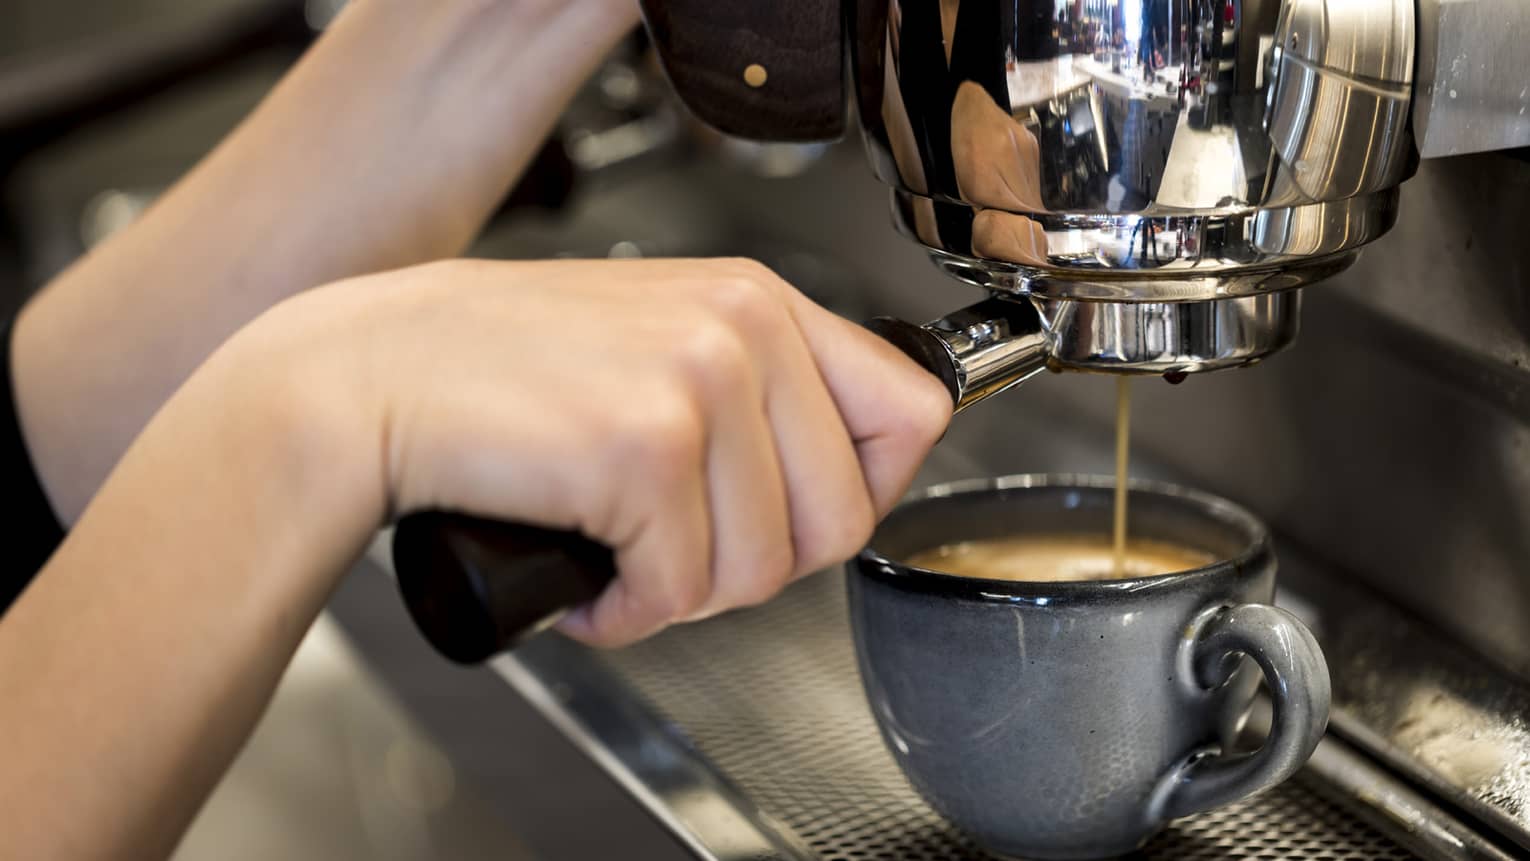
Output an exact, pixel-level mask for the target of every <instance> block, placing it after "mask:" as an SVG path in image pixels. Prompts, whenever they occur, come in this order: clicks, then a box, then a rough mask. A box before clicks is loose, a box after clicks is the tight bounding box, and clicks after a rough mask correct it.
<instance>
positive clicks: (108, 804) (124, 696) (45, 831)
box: [0, 357, 382, 859]
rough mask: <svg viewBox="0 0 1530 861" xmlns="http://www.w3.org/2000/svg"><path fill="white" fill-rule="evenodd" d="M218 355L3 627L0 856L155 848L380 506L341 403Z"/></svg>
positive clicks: (244, 724)
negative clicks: (229, 395)
mask: <svg viewBox="0 0 1530 861" xmlns="http://www.w3.org/2000/svg"><path fill="white" fill-rule="evenodd" d="M220 359H221V357H219V358H215V359H214V360H213V365H212V367H210V368H209V370H208V371H205V372H203V373H199V374H198V375H197V377H196V378H195V379H194V380H193V381H192V382H191V383H190V384H189V385H188V386H187V387H186V389H184V390H183V391H182V392H181V393H180V394H178V395H177V396H176V397H175V398H174V399H173V400H172V401H171V402H170V403H169V404H168V405H167V407H166V409H165V411H164V412H163V413H161V415H160V417H158V418H157V419H156V420H155V422H154V423H153V424H152V425H151V426H150V428H149V430H148V431H147V432H146V433H145V434H144V435H143V436H142V437H141V438H140V440H139V442H138V443H136V444H135V445H134V446H133V448H132V449H131V450H130V451H129V452H128V454H127V455H126V456H125V458H124V459H123V461H122V463H121V466H120V467H119V469H118V470H117V471H116V472H115V473H114V474H113V476H112V477H111V479H110V480H109V481H108V482H107V483H106V484H105V486H104V487H103V489H102V491H101V493H100V495H99V496H98V497H97V499H96V500H95V501H94V502H93V503H92V504H91V506H90V507H89V508H88V509H87V511H86V513H85V515H84V516H83V518H82V519H81V521H80V523H79V525H78V527H77V528H76V529H75V531H74V532H73V533H72V534H71V536H70V537H69V539H68V540H67V541H66V542H65V544H64V545H63V547H62V548H61V549H60V550H59V552H58V553H57V554H55V556H54V557H53V559H52V560H51V561H50V563H49V564H48V566H47V567H46V568H45V569H44V570H43V572H42V573H41V574H40V575H39V577H38V579H37V580H36V581H35V582H34V583H33V584H32V586H31V588H29V589H28V590H27V591H26V593H25V594H24V595H23V596H22V598H21V599H20V600H19V601H18V602H17V603H16V605H15V606H14V607H12V608H11V610H10V611H9V613H7V614H6V616H5V618H4V620H3V624H0V691H4V695H3V696H0V762H3V763H4V768H3V769H0V857H6V858H56V859H74V858H153V857H164V856H166V855H168V854H169V851H170V849H171V848H173V845H174V842H175V841H176V839H178V836H179V834H180V833H181V831H182V830H183V829H184V827H185V825H186V823H187V822H188V821H189V820H190V818H191V817H192V816H193V815H194V814H195V812H196V810H197V808H198V806H199V805H200V803H201V800H202V799H203V798H204V797H205V795H206V794H207V792H208V791H210V789H211V788H212V786H213V785H214V784H215V783H216V781H217V779H218V777H219V775H220V774H221V773H222V771H223V769H224V768H226V766H227V765H228V763H229V762H230V761H231V759H232V758H233V757H234V756H235V755H236V753H237V751H238V749H239V747H240V745H241V744H242V743H243V740H244V738H245V737H246V736H247V734H248V732H249V730H250V729H251V728H252V727H253V725H254V723H255V722H256V721H257V719H258V718H259V715H260V713H261V711H262V710H263V708H264V706H265V703H266V701H267V699H268V698H269V696H270V693H271V691H272V690H273V688H274V686H275V684H276V682H277V680H278V679H279V678H280V675H281V672H282V668H283V667H284V666H285V664H286V662H287V660H288V658H289V657H290V655H291V653H292V651H293V650H294V648H295V646H296V644H297V643H298V642H299V640H300V638H301V637H302V635H303V632H304V631H305V630H306V629H307V627H308V624H309V623H310V622H311V621H312V619H313V617H314V616H315V615H316V613H317V612H318V611H319V609H320V607H321V606H322V604H323V601H324V598H325V596H326V595H327V593H328V592H329V590H330V588H331V587H332V586H333V583H334V581H335V578H336V577H337V576H338V574H339V573H340V572H343V571H344V570H345V569H346V567H347V563H348V562H349V561H350V559H351V558H353V557H354V556H355V555H356V554H357V553H358V552H359V550H360V547H361V545H362V543H363V542H364V541H365V539H366V537H367V536H369V535H370V534H371V532H372V530H373V529H374V528H375V526H376V523H377V522H378V520H380V518H381V516H382V513H381V511H382V494H381V492H380V491H377V490H376V489H375V485H371V484H370V480H371V479H370V476H375V473H376V471H375V470H372V469H369V468H368V465H367V464H366V463H364V462H363V461H361V460H358V459H357V458H356V457H354V456H353V455H354V453H355V452H356V451H357V450H358V449H357V448H356V446H355V445H354V436H352V437H351V439H352V443H351V445H350V446H349V448H350V449H351V452H352V455H349V456H348V455H345V454H344V452H342V451H340V450H338V448H337V447H336V446H333V445H329V444H327V443H324V442H323V440H325V439H339V438H340V437H339V436H338V435H335V436H330V434H331V432H333V431H334V430H335V429H336V427H337V424H340V423H344V422H348V421H350V420H351V419H350V418H349V417H348V416H344V415H341V414H340V413H339V412H338V411H339V410H343V409H347V408H348V407H347V405H346V404H344V403H341V402H337V401H333V400H331V401H320V400H318V399H316V398H313V397H310V396H308V395H307V394H305V392H309V391H314V390H316V388H317V387H316V386H314V383H315V382H316V381H313V380H301V377H297V378H296V379H298V380H301V382H290V381H291V380H293V379H295V378H294V376H293V375H291V374H286V373H279V372H278V371H277V370H276V369H272V368H269V367H268V368H263V369H260V368H257V369H255V370H256V371H257V372H258V373H264V374H265V375H266V376H268V377H273V378H274V380H283V381H289V382H286V383H277V382H275V381H274V380H269V379H268V380H259V379H252V378H251V377H250V375H249V373H248V369H239V368H236V367H233V366H232V365H228V364H224V365H222V366H220V364H219V362H220ZM283 385H285V386H289V387H290V390H287V391H284V390H283V388H282V386H283ZM228 391H239V392H240V393H241V399H240V402H239V403H238V404H232V405H231V404H230V403H229V401H228V400H218V398H223V397H224V395H223V393H224V392H228ZM230 400H231V399H230ZM209 403H211V404H214V405H215V406H214V407H213V408H208V406H207V405H208V404H209ZM230 407H232V408H230ZM331 410H334V411H336V412H334V413H333V415H335V416H337V417H338V418H337V419H335V420H331V419H330V418H327V417H326V414H330V411H331Z"/></svg>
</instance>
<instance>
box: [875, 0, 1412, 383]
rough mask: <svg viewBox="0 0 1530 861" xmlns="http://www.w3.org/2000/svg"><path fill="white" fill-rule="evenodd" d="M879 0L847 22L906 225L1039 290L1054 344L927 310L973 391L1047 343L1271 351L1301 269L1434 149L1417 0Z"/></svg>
mask: <svg viewBox="0 0 1530 861" xmlns="http://www.w3.org/2000/svg"><path fill="white" fill-rule="evenodd" d="M882 7H883V4H881V3H876V2H869V0H868V2H861V3H858V4H857V8H856V14H855V15H853V16H852V18H853V19H854V22H855V23H854V26H855V27H856V28H858V30H859V31H858V32H855V33H853V34H852V38H851V40H850V42H851V46H852V48H851V59H852V67H853V69H854V74H855V77H856V86H855V92H856V96H857V99H858V107H859V116H860V118H861V124H862V128H863V131H864V135H865V139H866V144H867V149H868V152H869V154H870V157H871V162H872V165H873V169H874V170H875V172H876V174H877V176H878V177H879V178H880V179H882V180H883V181H884V182H885V183H887V184H888V185H889V186H891V187H892V190H893V191H892V199H893V219H894V222H895V224H896V225H897V227H898V228H899V230H900V231H901V232H903V233H904V234H905V235H907V236H909V237H910V238H912V239H914V240H915V241H917V242H919V243H921V244H922V245H924V246H925V247H926V248H928V249H929V250H930V251H931V254H932V256H933V257H934V259H935V262H936V263H937V265H939V266H940V267H941V268H942V269H944V270H945V271H946V272H947V273H949V274H951V275H953V276H955V277H956V278H958V279H960V280H962V281H966V282H968V283H971V284H975V285H978V286H981V287H985V288H988V289H990V290H993V291H997V292H998V293H999V294H1000V295H1005V294H1008V295H1010V296H1012V297H1013V299H1015V300H1018V302H1017V303H1016V304H1022V303H1023V304H1032V305H1033V306H1034V308H1035V310H1036V311H1037V313H1038V314H1039V317H1040V322H1041V326H1042V332H1041V334H1042V335H1043V336H1044V337H1045V348H1044V350H1042V351H1039V352H1040V355H1038V351H1037V350H1035V349H1034V348H1033V344H1034V342H1035V340H1036V333H1035V332H1033V331H1030V330H1021V329H1015V331H1017V332H1018V333H1019V335H1018V337H1020V338H1022V339H1023V340H1022V342H1021V343H1020V344H1019V345H1018V346H1017V347H1016V348H1014V349H1008V350H1006V345H1005V344H1004V343H1003V342H1002V339H994V338H992V337H989V338H987V339H986V340H984V338H983V337H978V338H977V340H976V341H973V339H972V338H970V337H968V335H969V334H974V333H975V334H977V335H979V336H981V335H983V333H985V332H989V331H1001V332H1002V331H1008V330H1007V329H1004V327H1002V326H1001V327H998V328H996V329H991V330H987V329H982V327H978V328H972V327H971V326H970V325H966V326H962V327H957V328H955V329H953V328H952V326H951V319H952V318H949V317H948V318H946V319H944V320H941V321H936V322H935V323H933V324H931V325H930V326H929V327H927V329H928V330H929V332H930V333H932V334H933V335H935V336H936V337H938V338H939V339H940V340H941V341H942V342H943V344H941V345H937V346H940V349H938V350H937V349H933V348H929V346H928V344H929V342H928V339H926V342H927V343H926V344H925V345H924V348H922V353H923V355H924V357H925V358H930V357H934V358H935V359H937V360H941V358H942V356H944V357H945V358H946V359H949V360H950V361H951V362H954V364H955V366H956V367H955V370H954V371H950V370H947V371H945V372H943V373H942V376H943V378H944V379H946V380H947V382H948V384H951V385H952V388H953V395H954V396H955V397H956V398H957V403H958V406H965V405H966V403H968V402H970V401H971V400H975V399H978V398H981V397H984V396H986V395H988V394H991V393H993V392H995V391H1000V390H1002V389H1004V388H1007V387H1008V386H1009V385H1013V384H1014V383H1015V382H1017V381H1018V380H1020V379H1023V378H1024V377H1025V376H1026V375H1028V373H1029V372H1030V371H1031V370H1033V369H1034V367H1035V366H1036V365H1037V364H1038V363H1039V362H1040V361H1044V362H1045V364H1046V365H1048V366H1050V367H1053V368H1057V369H1067V370H1093V371H1107V372H1114V373H1175V374H1177V373H1193V372H1199V371H1208V370H1215V369H1218V368H1225V367H1234V366H1238V365H1244V364H1249V363H1252V362H1255V361H1258V360H1259V359H1261V358H1262V357H1264V356H1266V355H1268V354H1270V353H1272V352H1275V351H1277V350H1280V349H1282V348H1283V347H1285V346H1286V345H1288V344H1289V343H1291V341H1292V340H1293V339H1294V338H1295V336H1296V332H1297V321H1298V313H1299V297H1298V295H1297V293H1296V292H1294V288H1299V287H1302V286H1305V285H1307V284H1310V283H1313V282H1314V281H1317V280H1320V279H1322V278H1326V277H1328V276H1330V275H1333V274H1335V273H1337V272H1339V271H1341V270H1343V269H1344V268H1345V267H1347V266H1348V265H1349V264H1350V263H1351V262H1352V261H1353V259H1354V255H1355V253H1356V252H1357V250H1358V249H1359V248H1360V247H1361V246H1363V245H1365V244H1367V243H1369V242H1371V241H1373V240H1375V239H1377V238H1378V237H1380V236H1381V235H1382V234H1384V233H1385V232H1386V231H1387V230H1388V229H1390V228H1391V226H1392V224H1393V222H1394V221H1395V217H1396V208H1397V203H1398V191H1397V189H1398V186H1399V185H1400V184H1401V183H1402V182H1403V180H1405V179H1406V178H1407V177H1408V176H1409V175H1410V173H1411V171H1412V167H1413V162H1414V149H1413V141H1412V138H1411V136H1410V132H1409V129H1408V113H1409V106H1410V103H1411V97H1412V89H1413V87H1412V74H1413V72H1412V70H1413V59H1414V50H1415V42H1416V33H1415V20H1414V18H1415V13H1414V4H1413V2H1412V0H1014V2H1006V3H992V2H977V0H969V2H961V0H888V2H887V3H886V4H885V15H882V14H878V13H877V12H876V11H875V10H877V9H881V8H882ZM1285 291H1291V292H1285ZM1014 294H1021V295H1019V296H1016V295H1014ZM1027 298H1028V300H1029V302H1027ZM978 307H979V306H974V308H978ZM972 310H973V309H967V311H963V312H958V315H953V316H959V315H966V314H968V313H969V312H971V311H972ZM1006 316H1007V318H1008V319H1010V321H1011V322H1013V318H1014V314H1008V315H1006ZM1011 328H1014V327H1013V326H1011ZM964 333H966V334H964ZM905 334H906V333H905ZM964 338H966V340H963V339H964ZM904 340H905V341H906V342H909V343H913V342H915V341H916V340H917V339H916V338H913V337H905V338H904ZM969 342H970V343H969ZM979 348H980V349H979ZM1010 356H1012V357H1013V362H1012V364H1014V365H1015V367H1013V368H1004V367H995V362H994V359H995V357H1010ZM969 357H975V358H976V359H978V360H980V361H981V362H982V363H984V366H983V367H980V368H967V367H964V362H966V361H967V360H968V358H969ZM1004 361H1006V362H1007V361H1010V359H1009V358H1005V359H1004ZM937 364H938V362H937ZM1006 371H1008V372H1006ZM969 377H972V378H975V379H981V380H982V381H983V383H984V384H983V385H973V386H969V385H966V384H965V381H967V380H968V379H969ZM953 381H955V384H953Z"/></svg>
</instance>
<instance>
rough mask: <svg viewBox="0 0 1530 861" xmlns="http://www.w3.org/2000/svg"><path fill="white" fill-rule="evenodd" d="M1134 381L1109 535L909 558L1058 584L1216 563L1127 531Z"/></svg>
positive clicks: (1124, 402) (987, 545) (968, 545)
mask: <svg viewBox="0 0 1530 861" xmlns="http://www.w3.org/2000/svg"><path fill="white" fill-rule="evenodd" d="M1131 405H1132V390H1131V378H1129V377H1124V376H1123V377H1118V378H1117V379H1116V491H1115V509H1114V511H1113V512H1112V515H1113V516H1112V518H1111V520H1112V529H1111V534H1110V535H1109V536H1105V535H1095V534H1090V533H1083V534H1076V535H1075V534H1053V535H1019V536H1014V537H1010V538H994V539H989V540H986V541H963V542H960V543H957V544H947V545H944V546H942V547H936V548H934V549H932V550H925V551H922V552H920V553H917V554H915V555H914V556H912V557H910V558H909V559H907V560H905V561H906V562H907V563H908V564H910V565H913V566H915V567H918V568H925V569H929V570H931V571H944V572H946V573H948V574H956V575H959V576H962V577H980V578H985V579H990V580H1028V581H1036V582H1057V581H1067V580H1119V579H1122V578H1127V577H1155V576H1158V575H1160V574H1173V573H1176V572H1179V571H1190V570H1192V569H1195V568H1200V567H1202V566H1205V565H1210V564H1211V563H1212V562H1215V561H1216V559H1215V558H1214V557H1213V556H1212V555H1211V554H1209V553H1205V552H1202V551H1200V550H1196V549H1193V548H1190V547H1185V546H1184V545H1182V544H1175V543H1173V542H1170V541H1156V540H1153V539H1150V538H1137V539H1133V538H1131V537H1130V536H1129V535H1128V534H1127V530H1126V514H1127V511H1126V507H1127V494H1126V483H1127V462H1128V457H1127V456H1128V453H1129V450H1130V447H1131V445H1130V443H1131Z"/></svg>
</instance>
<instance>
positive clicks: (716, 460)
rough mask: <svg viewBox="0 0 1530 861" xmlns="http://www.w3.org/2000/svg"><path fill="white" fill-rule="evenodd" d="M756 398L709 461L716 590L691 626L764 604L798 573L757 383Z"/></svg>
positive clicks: (728, 424) (728, 425) (719, 426)
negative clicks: (746, 607) (734, 609)
mask: <svg viewBox="0 0 1530 861" xmlns="http://www.w3.org/2000/svg"><path fill="white" fill-rule="evenodd" d="M752 394H753V396H754V403H753V405H752V409H741V410H733V411H729V412H728V414H726V415H722V416H719V417H718V419H717V423H716V425H715V427H716V433H715V434H714V435H713V437H712V444H711V447H710V452H709V454H708V457H707V464H708V466H707V489H708V497H709V498H710V499H711V501H712V547H713V551H712V572H711V576H712V593H711V596H710V597H709V598H708V599H707V601H706V603H705V604H703V605H702V607H701V609H700V610H698V611H697V612H696V613H694V614H692V615H691V616H689V617H688V618H687V621H693V620H696V619H704V618H708V617H710V616H714V615H716V614H718V613H721V612H723V611H725V610H730V609H733V608H735V607H744V606H750V605H754V604H759V603H761V602H763V601H765V600H767V599H769V598H771V597H772V596H774V595H775V594H776V593H777V592H779V591H781V588H782V587H783V586H785V585H786V583H787V582H788V581H789V578H790V577H791V574H792V570H793V565H794V559H795V555H796V554H795V550H794V548H793V545H792V531H791V523H790V514H789V508H788V505H787V501H786V483H785V480H784V479H783V477H782V474H781V464H780V462H779V461H778V460H777V457H776V450H775V445H776V444H775V440H774V439H773V438H772V436H771V431H770V425H769V424H768V422H767V421H766V417H765V411H764V405H763V400H764V398H763V395H761V394H760V391H759V386H758V385H756V386H754V387H753V391H752Z"/></svg>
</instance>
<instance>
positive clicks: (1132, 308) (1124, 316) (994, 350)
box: [868, 290, 1301, 412]
mask: <svg viewBox="0 0 1530 861" xmlns="http://www.w3.org/2000/svg"><path fill="white" fill-rule="evenodd" d="M1300 310H1301V291H1299V290H1286V291H1280V292H1276V293H1267V294H1263V295H1258V296H1241V297H1233V298H1226V299H1208V300H1199V301H1190V302H1152V301H1144V302H1127V301H1117V300H1112V301H1084V300H1073V299H1043V298H1038V297H1033V296H1026V295H1022V294H1014V293H1003V292H995V293H993V294H992V295H991V296H990V297H989V298H987V299H984V300H983V301H981V302H978V303H976V304H974V305H969V306H968V307H966V308H963V309H961V310H960V311H957V312H955V313H952V314H948V315H947V316H945V317H942V318H940V319H939V320H935V321H933V322H930V323H926V324H924V325H922V326H919V325H915V324H913V323H907V322H904V321H902V320H898V319H896V318H892V317H878V318H876V319H875V320H872V321H871V322H870V323H869V324H868V328H870V329H871V330H872V331H873V332H876V333H877V334H878V335H881V336H882V337H883V338H885V339H887V340H888V341H890V342H891V343H892V344H893V345H894V346H896V347H898V348H899V349H900V350H902V351H903V352H904V353H906V354H908V356H909V357H910V358H912V359H913V360H914V361H915V362H917V363H919V365H920V366H922V367H924V368H925V369H926V370H928V371H929V372H930V373H932V374H934V375H935V376H937V377H939V378H940V380H941V382H943V383H945V385H946V389H947V390H948V391H949V392H950V393H951V400H952V403H954V404H955V407H956V411H957V412H960V411H962V410H964V409H966V408H967V407H969V406H971V405H973V404H975V403H977V402H978V401H981V400H984V399H985V398H988V397H990V396H992V395H996V394H998V393H1000V392H1003V391H1006V390H1008V389H1011V388H1013V387H1015V386H1017V385H1019V384H1021V383H1023V382H1025V381H1026V380H1028V379H1030V378H1031V377H1033V376H1035V375H1036V374H1037V373H1038V372H1040V371H1042V370H1045V369H1051V370H1054V371H1082V372H1091V373H1109V374H1133V375H1163V376H1167V377H1171V378H1172V377H1175V376H1178V375H1183V374H1195V373H1202V372H1206V371H1214V370H1220V369H1223V368H1234V367H1242V366H1245V365H1251V364H1254V363H1256V362H1259V361H1260V360H1262V359H1264V358H1265V357H1266V356H1268V355H1270V354H1272V353H1275V352H1277V351H1279V350H1281V349H1284V348H1285V347H1286V346H1288V345H1290V344H1291V342H1292V341H1293V340H1295V338H1296V334H1297V331H1298V329H1299V326H1300Z"/></svg>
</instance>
